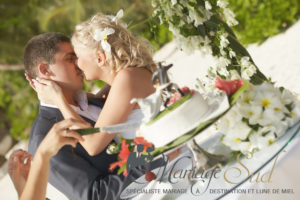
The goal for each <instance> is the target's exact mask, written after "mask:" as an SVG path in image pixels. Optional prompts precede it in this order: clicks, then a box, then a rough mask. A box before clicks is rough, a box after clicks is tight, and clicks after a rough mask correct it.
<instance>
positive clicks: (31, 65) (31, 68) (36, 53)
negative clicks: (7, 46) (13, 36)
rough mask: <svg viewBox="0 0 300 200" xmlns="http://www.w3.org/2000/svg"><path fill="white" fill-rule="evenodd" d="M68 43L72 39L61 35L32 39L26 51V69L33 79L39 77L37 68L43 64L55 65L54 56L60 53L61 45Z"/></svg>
mask: <svg viewBox="0 0 300 200" xmlns="http://www.w3.org/2000/svg"><path fill="white" fill-rule="evenodd" d="M64 42H68V43H70V38H68V37H67V36H65V35H63V34H61V33H44V34H40V35H37V36H34V37H33V38H31V39H30V40H29V41H28V42H27V44H26V46H25V50H24V67H25V70H26V72H27V73H28V74H29V75H30V76H31V77H32V78H36V76H37V66H38V65H39V64H40V63H41V62H46V63H49V64H53V63H54V62H55V60H54V55H55V53H57V52H58V51H59V46H58V45H59V44H60V43H64Z"/></svg>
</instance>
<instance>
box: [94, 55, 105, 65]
mask: <svg viewBox="0 0 300 200" xmlns="http://www.w3.org/2000/svg"><path fill="white" fill-rule="evenodd" d="M96 59H97V64H98V66H99V67H102V66H103V65H104V64H105V62H106V56H105V53H104V52H103V51H97V52H96Z"/></svg>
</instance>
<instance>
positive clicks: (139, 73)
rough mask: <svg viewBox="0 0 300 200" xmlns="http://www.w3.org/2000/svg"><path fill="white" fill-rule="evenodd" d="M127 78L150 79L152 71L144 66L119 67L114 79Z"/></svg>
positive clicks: (133, 79)
mask: <svg viewBox="0 0 300 200" xmlns="http://www.w3.org/2000/svg"><path fill="white" fill-rule="evenodd" d="M124 79H125V80H126V79H127V80H128V81H132V82H135V81H149V80H152V73H151V72H150V71H148V70H147V69H145V68H141V67H127V68H124V69H121V70H120V71H119V72H118V73H117V75H116V77H115V80H124Z"/></svg>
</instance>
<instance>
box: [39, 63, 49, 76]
mask: <svg viewBox="0 0 300 200" xmlns="http://www.w3.org/2000/svg"><path fill="white" fill-rule="evenodd" d="M38 72H39V74H40V75H41V77H49V76H50V75H51V73H50V68H49V65H48V64H45V63H40V64H39V65H38Z"/></svg>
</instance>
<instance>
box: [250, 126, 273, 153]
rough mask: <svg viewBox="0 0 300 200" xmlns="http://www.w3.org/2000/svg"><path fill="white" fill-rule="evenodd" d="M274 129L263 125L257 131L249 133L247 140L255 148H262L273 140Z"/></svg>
mask: <svg viewBox="0 0 300 200" xmlns="http://www.w3.org/2000/svg"><path fill="white" fill-rule="evenodd" d="M275 139H276V138H275V135H274V129H273V130H272V129H270V128H269V127H264V128H261V129H260V130H259V132H258V133H255V134H250V136H249V140H250V142H251V145H252V147H253V148H255V149H263V148H265V147H267V146H269V145H270V144H272V143H273V142H274V141H275Z"/></svg>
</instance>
